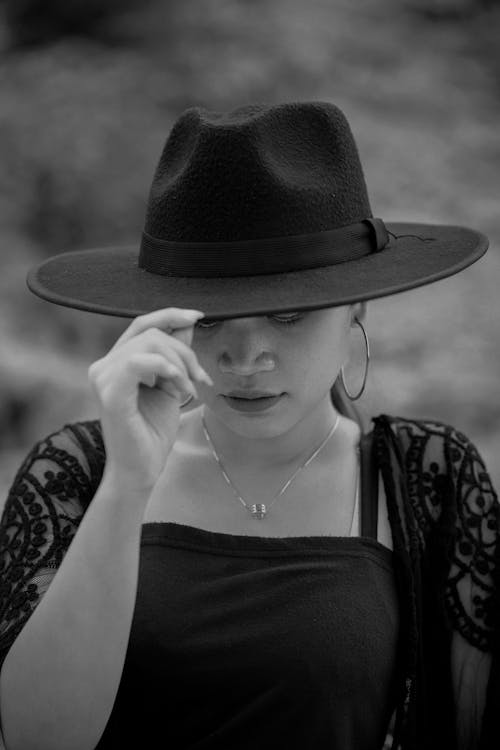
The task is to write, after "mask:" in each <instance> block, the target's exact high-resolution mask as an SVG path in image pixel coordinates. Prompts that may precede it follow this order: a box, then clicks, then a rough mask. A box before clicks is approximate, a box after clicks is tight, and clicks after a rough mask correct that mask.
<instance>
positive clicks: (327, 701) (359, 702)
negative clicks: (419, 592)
mask: <svg viewBox="0 0 500 750" xmlns="http://www.w3.org/2000/svg"><path fill="white" fill-rule="evenodd" d="M397 610H398V607H397V594H396V588H395V583H394V578H393V571H392V553H391V552H390V551H389V550H388V549H386V548H385V547H383V546H382V545H381V544H379V543H378V542H376V541H373V540H372V539H359V538H358V539H356V538H348V537H345V538H338V537H337V538H335V537H328V536H324V537H321V536H318V537H287V538H262V537H255V536H236V535H231V534H222V533H217V532H211V531H205V530H202V529H197V528H193V527H190V526H183V525H179V524H176V523H148V524H145V525H144V526H143V532H142V543H141V555H140V570H139V581H138V591H137V600H136V607H135V613H134V618H133V623H132V628H131V635H130V641H129V646H128V651H127V657H126V661H125V666H124V670H123V674H122V679H121V683H120V688H119V691H118V695H117V698H116V701H115V705H114V708H113V712H112V714H111V717H110V719H109V721H108V725H107V727H106V730H105V732H104V734H103V736H102V739H101V741H100V743H99V744H98V746H97V747H98V750H104V749H105V750H110V749H111V748H113V749H114V748H117V750H118V748H120V749H121V748H123V747H124V746H125V745H126V743H127V742H128V743H129V745H128V746H129V747H134V746H137V747H154V746H156V745H155V742H158V741H159V740H160V738H161V743H162V746H164V747H167V748H169V750H177V749H179V750H180V749H181V748H186V750H187V749H188V748H189V749H191V748H192V749H193V750H194V748H196V749H197V750H198V749H199V750H202V749H203V750H209V749H210V750H212V749H213V750H216V749H217V750H223V749H225V748H227V750H235V749H236V748H237V749H238V750H244V749H247V748H248V750H255V748H269V749H271V748H278V747H300V748H306V747H307V748H311V749H312V748H317V750H324V748H326V747H331V748H335V749H336V750H373V749H374V748H381V747H382V745H383V742H384V738H385V736H386V731H387V726H388V723H389V719H390V716H391V713H392V711H393V709H394V705H395V697H394V687H395V679H394V678H395V667H396V646H397V635H398V615H397ZM131 717H133V720H131Z"/></svg>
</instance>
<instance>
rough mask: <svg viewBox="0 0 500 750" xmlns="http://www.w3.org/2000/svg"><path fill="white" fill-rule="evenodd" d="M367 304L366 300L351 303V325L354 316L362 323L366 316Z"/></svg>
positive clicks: (353, 323)
mask: <svg viewBox="0 0 500 750" xmlns="http://www.w3.org/2000/svg"><path fill="white" fill-rule="evenodd" d="M366 310H367V305H366V302H355V303H354V304H353V305H351V310H350V314H351V326H353V325H355V322H354V321H355V320H356V318H357V319H358V320H359V321H360V322H361V323H363V322H364V320H365V318H366Z"/></svg>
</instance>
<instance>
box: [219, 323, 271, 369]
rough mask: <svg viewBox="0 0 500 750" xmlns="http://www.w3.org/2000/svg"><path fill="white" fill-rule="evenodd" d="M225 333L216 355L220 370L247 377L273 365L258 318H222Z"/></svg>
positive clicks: (269, 346)
mask: <svg viewBox="0 0 500 750" xmlns="http://www.w3.org/2000/svg"><path fill="white" fill-rule="evenodd" d="M226 331H227V337H226V336H225V337H224V344H223V348H222V350H221V352H220V354H219V357H218V365H219V369H220V371H221V372H223V373H228V374H231V375H237V376H241V377H250V376H251V375H257V374H259V373H261V372H272V370H274V369H275V367H276V362H275V357H274V355H273V353H272V350H271V345H270V341H269V337H268V336H266V334H265V331H264V325H263V321H262V320H261V319H259V318H236V319H232V320H229V321H226Z"/></svg>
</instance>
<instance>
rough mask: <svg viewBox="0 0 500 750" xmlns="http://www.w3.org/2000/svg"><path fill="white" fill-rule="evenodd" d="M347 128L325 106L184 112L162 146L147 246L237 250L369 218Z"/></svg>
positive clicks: (149, 212)
mask: <svg viewBox="0 0 500 750" xmlns="http://www.w3.org/2000/svg"><path fill="white" fill-rule="evenodd" d="M371 215H372V214H371V209H370V204H369V200H368V194H367V190H366V185H365V180H364V176H363V171H362V167H361V163H360V159H359V154H358V150H357V147H356V143H355V141H354V138H353V135H352V133H351V129H350V127H349V124H348V122H347V120H346V118H345V116H344V115H343V113H342V112H341V110H340V109H339V108H338V107H336V106H335V105H333V104H330V103H324V102H300V103H291V104H279V105H250V106H245V107H240V108H237V109H234V110H232V111H230V112H225V113H224V112H213V111H209V110H206V109H203V108H199V107H196V108H191V109H188V110H186V111H185V112H184V113H183V114H182V115H181V116H180V117H179V119H178V120H177V121H176V123H175V124H174V127H173V128H172V130H171V132H170V135H169V137H168V139H167V142H166V144H165V147H164V149H163V152H162V154H161V157H160V161H159V163H158V167H157V169H156V173H155V175H154V178H153V183H152V186H151V191H150V195H149V201H148V208H147V213H146V221H145V227H144V229H145V232H146V233H147V234H148V235H150V236H151V237H155V238H158V239H161V240H167V241H177V242H235V241H246V240H258V239H265V238H271V237H280V236H281V237H282V236H290V235H301V234H309V233H314V232H323V231H327V230H330V229H335V228H338V227H343V226H347V225H349V224H355V223H357V222H360V221H363V220H364V219H366V218H368V217H371Z"/></svg>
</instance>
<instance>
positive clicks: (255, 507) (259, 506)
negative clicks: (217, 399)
mask: <svg viewBox="0 0 500 750" xmlns="http://www.w3.org/2000/svg"><path fill="white" fill-rule="evenodd" d="M339 422H340V415H339V414H337V419H336V420H335V424H334V425H333V427H332V428H331V430H330V431H329V433H328V435H327V436H326V438H324V440H323V441H322V442H321V444H320V445H319V446H318V447H317V448H316V449H315V450H314V451H313V452H312V453H311V455H310V456H309V458H307V459H306V461H304V463H302V464H301V465H300V466H299V467H298V469H296V470H295V471H294V473H293V474H292V476H291V477H290V478H289V479H287V480H286V482H285V484H284V485H283V486H282V487H281V489H280V490H279V491H278V492H277V493H276V494H275V495H274V497H273V498H272V500H271V502H270V503H269V505H266V504H265V503H254V504H252V505H247V503H246V502H245V501H244V500H243V498H242V497H241V495H240V493H239V491H238V490H237V489H236V487H235V485H234V484H233V482H232V481H231V480H230V478H229V477H228V475H227V472H226V470H225V469H224V466H223V465H222V461H221V460H220V457H219V455H218V453H217V451H216V450H215V446H214V444H213V442H212V439H211V437H210V435H209V433H208V430H207V425H206V424H205V418H204V416H203V415H202V417H201V424H202V427H203V432H204V433H205V438H206V440H207V443H208V445H209V446H210V449H211V451H212V454H213V457H214V458H215V460H216V462H217V465H218V467H219V469H220V471H221V474H222V476H223V477H224V479H225V480H226V482H227V484H228V485H229V487H230V488H231V489H232V491H233V492H234V494H235V495H236V498H237V499H238V500H239V501H240V503H241V504H242V505H243V506H244V507H245V508H246V509H247V510H248V511H249V512H250V513H251V515H252V517H253V518H257V519H259V520H262V519H263V518H265V517H266V515H267V513H268V511H269V509H270V508H271V507H272V506H273V505H274V503H275V502H276V500H278V498H279V497H281V495H283V493H284V492H286V490H287V489H288V488H289V487H290V485H291V483H292V482H293V480H294V479H295V477H296V476H297V474H299V472H301V471H302V469H305V468H306V467H307V466H309V464H310V463H311V461H313V459H315V458H316V456H317V455H318V453H320V451H321V450H322V449H323V448H324V447H325V445H326V444H327V442H328V441H329V440H330V438H331V437H332V435H333V433H334V432H335V430H336V429H337V427H338V425H339Z"/></svg>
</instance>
